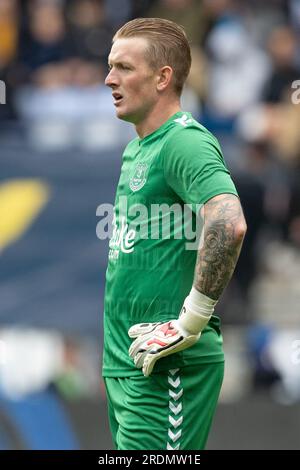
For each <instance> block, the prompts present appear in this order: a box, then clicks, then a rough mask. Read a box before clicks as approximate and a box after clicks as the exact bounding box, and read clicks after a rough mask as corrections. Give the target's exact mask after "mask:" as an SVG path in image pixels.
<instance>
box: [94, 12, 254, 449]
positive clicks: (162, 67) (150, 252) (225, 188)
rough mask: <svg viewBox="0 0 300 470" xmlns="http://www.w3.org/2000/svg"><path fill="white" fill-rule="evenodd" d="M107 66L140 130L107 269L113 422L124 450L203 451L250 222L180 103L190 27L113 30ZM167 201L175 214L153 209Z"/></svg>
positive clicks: (121, 113) (157, 24)
mask: <svg viewBox="0 0 300 470" xmlns="http://www.w3.org/2000/svg"><path fill="white" fill-rule="evenodd" d="M108 63H109V69H110V71H109V73H108V75H107V77H106V85H107V86H109V87H110V88H111V90H112V96H113V100H114V106H115V108H116V114H117V117H118V118H119V119H123V120H125V121H129V122H131V123H133V124H134V126H135V129H136V131H137V134H138V136H137V137H136V138H135V139H134V140H133V141H131V142H130V143H129V144H128V145H127V147H126V149H125V151H124V154H123V160H122V169H121V175H120V180H119V183H118V188H117V193H116V199H115V207H114V210H115V216H114V221H113V227H114V230H113V236H112V238H111V240H110V248H109V262H108V268H107V273H106V290H105V313H104V354H103V377H104V380H105V386H106V392H107V401H108V409H109V420H110V427H111V431H112V435H113V439H114V444H115V447H116V448H117V449H121V450H135V449H142V450H147V449H149V450H155V449H169V450H173V449H174V450H190V449H193V450H199V449H203V448H204V447H205V443H206V440H207V437H208V433H209V429H210V427H211V423H212V419H213V416H214V412H215V408H216V404H217V401H218V397H219V393H220V388H221V384H222V380H223V369H224V353H223V348H222V336H221V332H220V320H219V318H218V317H217V316H216V315H214V308H215V305H216V303H217V301H218V299H219V298H220V296H221V294H222V292H223V290H224V288H225V287H226V285H227V283H228V281H229V280H230V278H231V276H232V274H233V271H234V268H235V265H236V262H237V259H238V256H239V253H240V249H241V245H242V241H243V238H244V235H245V232H246V223H245V220H244V216H243V212H242V208H241V205H240V201H239V198H238V195H237V192H236V189H235V186H234V183H233V182H232V179H231V177H230V174H229V171H228V170H227V168H226V165H225V163H224V160H223V156H222V152H221V149H220V146H219V143H218V141H217V140H216V139H215V137H214V136H213V135H212V134H211V133H210V132H209V131H207V130H206V129H205V128H204V127H203V126H201V125H200V124H199V123H198V122H197V121H195V119H194V118H193V117H192V115H191V114H190V113H188V112H184V111H182V110H181V107H180V95H181V92H182V88H183V85H184V82H185V80H186V78H187V76H188V73H189V70H190V65H191V55H190V48H189V44H188V41H187V39H186V35H185V33H184V31H183V29H182V28H181V27H179V26H178V25H176V24H175V23H173V22H170V21H167V20H163V19H161V18H149V19H145V18H138V19H135V20H132V21H130V22H128V23H126V24H125V25H124V26H123V27H122V28H121V29H120V30H119V31H118V32H117V33H116V34H115V36H114V38H113V45H112V49H111V52H110V55H109V58H108ZM187 204H188V205H189V206H190V207H192V208H193V212H192V226H195V223H196V225H197V220H198V219H199V217H198V212H199V211H198V209H199V207H198V208H197V205H202V208H201V211H200V215H201V217H202V219H203V230H202V235H201V243H200V244H199V247H198V246H197V245H196V249H190V244H189V243H188V238H189V237H188V236H187V228H188V224H189V223H190V222H189V221H188V220H186V217H185V216H184V215H185V210H184V209H185V207H186V206H185V205H187ZM162 205H163V206H164V208H166V207H167V208H169V212H168V211H167V212H164V211H163V210H158V211H157V210H156V211H154V210H153V208H156V209H157V207H160V208H162ZM175 206H176V207H177V208H178V207H179V208H181V209H182V212H181V213H179V215H178V212H177V213H175V212H176V211H175V212H174V211H173V209H174V207H175ZM137 208H139V210H138V211H137ZM173 212H174V213H173ZM138 214H139V217H138ZM141 214H142V215H143V218H142V219H141ZM171 214H172V215H174V217H171V216H170V215H171ZM197 217H198V218H197ZM137 220H139V221H140V224H137ZM141 220H142V222H141ZM179 222H180V223H179ZM168 224H169V225H168ZM166 225H168V228H169V234H168V236H167V235H166V232H164V229H165V228H166ZM145 227H147V229H146V234H147V236H145ZM155 227H158V228H159V229H158V230H154V229H155ZM142 228H143V230H142ZM142 232H143V233H142ZM197 248H198V249H197Z"/></svg>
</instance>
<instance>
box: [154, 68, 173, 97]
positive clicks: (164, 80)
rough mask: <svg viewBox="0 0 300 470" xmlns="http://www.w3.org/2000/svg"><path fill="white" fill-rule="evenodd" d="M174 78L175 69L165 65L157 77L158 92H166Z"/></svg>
mask: <svg viewBox="0 0 300 470" xmlns="http://www.w3.org/2000/svg"><path fill="white" fill-rule="evenodd" d="M172 77H173V69H172V67H170V66H169V65H165V66H164V67H162V68H161V69H160V70H159V73H158V77H157V90H158V91H164V90H165V89H166V88H167V87H168V86H169V84H170V82H171V80H172Z"/></svg>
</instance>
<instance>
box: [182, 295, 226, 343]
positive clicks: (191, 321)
mask: <svg viewBox="0 0 300 470" xmlns="http://www.w3.org/2000/svg"><path fill="white" fill-rule="evenodd" d="M216 303H217V301H216V300H214V299H211V298H210V297H207V296H206V295H204V294H202V293H201V292H199V291H198V290H197V289H195V288H194V287H192V289H191V292H190V293H189V295H188V296H187V297H186V299H185V301H184V304H183V307H182V309H181V312H180V315H179V318H178V325H179V327H180V328H181V329H182V330H183V331H184V332H186V333H187V334H199V333H201V331H202V330H203V329H204V328H205V327H206V325H207V323H208V322H209V320H210V318H211V316H212V314H213V312H214V309H215V305H216Z"/></svg>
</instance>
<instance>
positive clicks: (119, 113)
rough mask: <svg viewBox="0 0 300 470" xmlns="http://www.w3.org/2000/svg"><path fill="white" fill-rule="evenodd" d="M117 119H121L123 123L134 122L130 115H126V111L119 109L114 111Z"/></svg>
mask: <svg viewBox="0 0 300 470" xmlns="http://www.w3.org/2000/svg"><path fill="white" fill-rule="evenodd" d="M116 114H117V117H118V118H119V119H122V120H123V121H128V122H134V119H133V115H132V113H128V112H127V113H126V111H122V110H121V109H117V111H116Z"/></svg>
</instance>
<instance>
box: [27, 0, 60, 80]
mask: <svg viewBox="0 0 300 470" xmlns="http://www.w3.org/2000/svg"><path fill="white" fill-rule="evenodd" d="M27 13H28V29H27V30H24V31H23V36H22V38H21V39H22V40H21V49H20V61H21V62H22V64H23V65H24V67H25V68H26V70H27V72H28V74H29V73H30V72H32V71H34V70H36V69H37V68H38V67H41V66H43V65H46V64H49V63H57V62H59V61H61V60H63V59H64V58H65V57H66V56H67V49H66V26H65V22H64V17H63V10H62V6H61V4H60V3H59V2H52V1H50V0H46V1H42V2H41V1H39V0H32V1H31V2H30V3H29V4H28V7H27Z"/></svg>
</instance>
